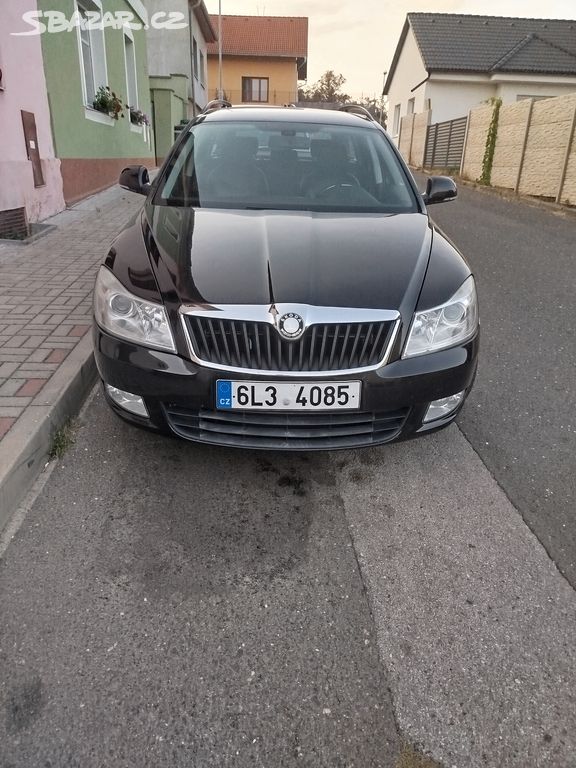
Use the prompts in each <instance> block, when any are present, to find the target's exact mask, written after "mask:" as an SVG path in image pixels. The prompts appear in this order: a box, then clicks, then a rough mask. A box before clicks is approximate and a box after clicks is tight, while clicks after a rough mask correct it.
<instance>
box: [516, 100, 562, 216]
mask: <svg viewBox="0 0 576 768" xmlns="http://www.w3.org/2000/svg"><path fill="white" fill-rule="evenodd" d="M575 110H576V93H575V94H572V95H571V96H561V97H559V98H556V99H547V100H546V101H537V102H536V103H535V104H534V107H533V109H532V119H531V121H530V130H529V132H528V141H527V143H526V154H525V157H524V165H523V167H522V175H521V177H520V186H519V190H518V191H519V192H523V193H525V194H528V195H541V196H543V197H553V198H555V197H556V195H557V194H558V187H559V184H560V179H561V175H562V171H563V167H564V162H565V159H566V151H567V149H568V141H569V139H570V134H571V132H572V124H573V120H574V112H575ZM572 202H574V203H576V200H572Z"/></svg>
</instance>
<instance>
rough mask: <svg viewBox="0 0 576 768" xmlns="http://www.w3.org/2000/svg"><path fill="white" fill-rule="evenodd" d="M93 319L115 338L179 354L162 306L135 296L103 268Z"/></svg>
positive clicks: (97, 286) (100, 274)
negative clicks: (118, 337)
mask: <svg viewBox="0 0 576 768" xmlns="http://www.w3.org/2000/svg"><path fill="white" fill-rule="evenodd" d="M94 316H95V317H96V322H97V323H98V325H99V326H101V327H102V328H104V330H106V331H109V332H110V333H112V334H113V335H114V336H120V337H121V338H123V339H129V340H130V341H135V342H136V343H137V344H143V345H145V346H147V347H155V348H157V349H167V350H169V351H170V352H176V347H175V345H174V339H173V338H172V333H171V331H170V325H169V323H168V316H167V314H166V310H165V308H164V307H163V306H162V304H154V303H153V302H151V301H144V299H139V298H138V297H137V296H133V295H132V294H131V293H130V292H129V291H127V290H126V288H124V286H123V285H122V283H120V282H119V281H118V280H117V279H116V278H115V277H114V275H113V274H112V272H110V270H109V269H107V268H106V267H100V271H99V272H98V277H97V278H96V286H95V287H94Z"/></svg>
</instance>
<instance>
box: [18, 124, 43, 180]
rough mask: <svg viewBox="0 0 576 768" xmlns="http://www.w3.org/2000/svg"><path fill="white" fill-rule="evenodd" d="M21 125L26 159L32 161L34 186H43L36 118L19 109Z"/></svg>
mask: <svg viewBox="0 0 576 768" xmlns="http://www.w3.org/2000/svg"><path fill="white" fill-rule="evenodd" d="M21 115H22V127H23V128H24V139H25V141H26V153H27V155H28V160H30V161H31V162H32V173H33V174H34V186H35V187H42V186H44V176H43V175H42V162H41V160H40V150H39V149H38V134H37V133H36V118H35V117H34V113H33V112H24V110H21Z"/></svg>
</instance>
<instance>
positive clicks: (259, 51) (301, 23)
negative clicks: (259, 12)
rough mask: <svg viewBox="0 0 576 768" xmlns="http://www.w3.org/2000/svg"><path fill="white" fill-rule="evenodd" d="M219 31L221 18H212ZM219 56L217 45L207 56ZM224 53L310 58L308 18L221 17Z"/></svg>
mask: <svg viewBox="0 0 576 768" xmlns="http://www.w3.org/2000/svg"><path fill="white" fill-rule="evenodd" d="M210 20H211V22H212V26H213V27H214V29H215V30H218V16H217V15H216V14H213V15H211V16H210ZM217 53H218V43H217V42H216V43H210V44H209V45H208V54H209V55H214V54H217ZM222 53H223V54H224V55H227V56H289V57H294V58H305V57H306V56H308V19H307V18H306V17H304V16H222Z"/></svg>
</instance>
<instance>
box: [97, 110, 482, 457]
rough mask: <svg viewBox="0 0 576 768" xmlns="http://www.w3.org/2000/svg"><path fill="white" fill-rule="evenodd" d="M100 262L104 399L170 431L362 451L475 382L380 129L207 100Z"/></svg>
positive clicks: (417, 211) (440, 412)
mask: <svg viewBox="0 0 576 768" xmlns="http://www.w3.org/2000/svg"><path fill="white" fill-rule="evenodd" d="M120 184H121V185H122V186H123V187H125V188H128V189H132V190H133V191H136V192H140V193H142V194H145V195H146V202H145V204H144V207H143V209H142V211H141V213H140V214H139V215H138V216H137V218H136V220H135V221H133V222H132V223H131V224H130V225H129V226H128V227H127V228H126V229H125V230H124V231H123V232H122V233H121V234H120V235H119V236H118V237H117V238H116V240H115V241H114V243H113V244H112V247H111V248H110V251H109V253H108V255H107V257H106V260H105V261H104V264H103V265H102V266H101V267H100V271H99V273H98V277H97V280H96V287H95V298H94V314H95V323H94V344H95V355H96V362H97V366H98V370H99V372H100V376H101V378H102V380H103V382H104V391H105V394H106V399H107V401H108V403H109V404H110V406H111V407H112V408H113V410H114V411H115V412H116V413H117V414H118V415H119V416H122V417H123V418H125V419H128V420H129V421H131V422H133V423H135V424H138V425H141V426H146V427H149V428H154V429H158V430H162V431H165V432H168V433H172V434H175V435H178V436H180V437H182V438H186V439H188V440H194V441H197V442H202V443H212V444H217V445H228V446H239V447H244V448H264V449H282V450H283V449H296V450H311V449H335V448H351V447H358V446H369V445H378V444H380V443H386V442H389V441H392V440H397V439H403V438H408V437H413V436H416V435H420V434H424V433H427V432H431V431H432V430H435V429H438V428H440V427H444V426H446V425H447V424H449V423H450V422H451V421H453V419H454V418H455V416H456V414H457V413H458V411H459V410H460V408H461V407H462V405H463V403H464V400H465V398H466V395H467V393H468V391H469V390H470V387H471V386H472V382H473V380H474V376H475V372H476V364H477V355H478V343H479V327H478V308H477V299H476V291H475V286H474V278H473V276H472V274H471V272H470V268H469V266H468V265H467V264H466V262H465V261H464V259H463V258H462V256H461V255H460V254H459V253H458V251H457V250H456V249H455V248H454V246H453V245H451V244H450V243H449V242H448V241H447V240H446V238H445V237H444V236H443V235H442V234H441V233H440V232H439V231H438V230H437V229H436V228H435V227H434V225H433V224H432V223H431V221H430V219H429V217H428V215H427V212H426V205H430V204H432V203H439V202H442V201H444V200H449V199H452V198H454V197H455V196H456V187H455V185H454V183H453V182H452V180H451V179H448V178H445V177H441V176H438V177H431V178H430V179H429V180H428V186H427V191H426V193H425V194H424V195H422V194H420V193H419V191H418V189H417V187H416V185H415V182H414V179H413V177H412V175H411V174H410V171H409V170H408V169H407V167H406V165H405V164H404V162H403V160H402V158H401V156H400V154H399V153H398V151H397V150H396V148H395V146H394V145H393V143H392V142H391V141H390V139H389V138H388V136H387V134H386V132H385V131H384V130H383V129H382V127H381V126H380V125H379V124H378V123H377V122H376V121H374V120H373V119H372V118H371V117H370V115H369V113H367V112H366V111H365V110H362V108H359V107H354V106H348V107H346V108H344V109H343V110H341V111H328V110H320V109H317V110H316V109H299V108H294V107H293V106H287V107H278V108H273V107H267V108H260V107H258V108H255V107H231V105H229V104H227V103H226V102H218V103H212V104H210V105H209V107H208V108H207V109H206V110H205V111H204V113H203V114H201V115H200V116H198V117H197V118H195V119H194V120H193V121H192V122H191V123H190V124H189V125H188V126H187V127H186V129H185V130H184V131H183V133H182V135H181V137H180V138H179V139H178V141H177V142H176V144H175V146H174V148H173V149H172V151H171V153H170V155H169V157H168V158H167V159H166V162H165V163H164V165H163V167H162V169H161V171H160V173H159V174H158V176H157V177H156V179H155V180H154V183H153V184H152V185H150V183H149V181H148V175H147V172H146V169H145V168H143V167H138V166H131V167H130V168H127V169H125V170H124V171H123V173H122V176H121V178H120Z"/></svg>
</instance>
